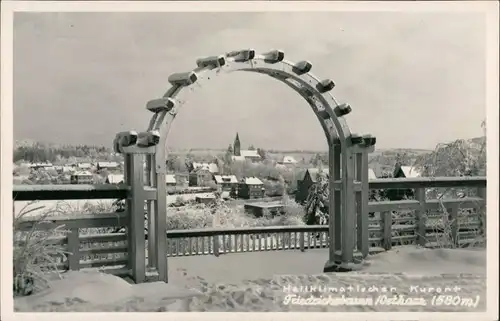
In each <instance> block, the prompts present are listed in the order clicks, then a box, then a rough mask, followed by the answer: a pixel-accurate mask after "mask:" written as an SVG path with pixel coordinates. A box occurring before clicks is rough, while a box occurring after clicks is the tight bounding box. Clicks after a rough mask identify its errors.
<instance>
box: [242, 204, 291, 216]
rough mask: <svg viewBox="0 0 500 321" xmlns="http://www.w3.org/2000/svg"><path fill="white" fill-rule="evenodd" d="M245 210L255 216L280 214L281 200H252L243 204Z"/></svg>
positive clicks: (281, 208) (281, 209)
mask: <svg viewBox="0 0 500 321" xmlns="http://www.w3.org/2000/svg"><path fill="white" fill-rule="evenodd" d="M243 207H244V209H245V212H247V213H249V214H251V215H253V216H255V217H263V216H269V215H270V216H273V217H274V216H275V215H279V214H281V212H282V211H283V207H284V205H283V203H282V202H252V203H247V204H244V205H243Z"/></svg>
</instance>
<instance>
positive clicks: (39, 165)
mask: <svg viewBox="0 0 500 321" xmlns="http://www.w3.org/2000/svg"><path fill="white" fill-rule="evenodd" d="M29 167H30V168H31V169H41V168H43V169H48V168H51V167H54V166H53V165H52V164H51V163H32V164H30V165H29Z"/></svg>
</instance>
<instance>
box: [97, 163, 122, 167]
mask: <svg viewBox="0 0 500 321" xmlns="http://www.w3.org/2000/svg"><path fill="white" fill-rule="evenodd" d="M97 166H99V167H100V168H115V167H119V166H120V164H119V163H118V162H97Z"/></svg>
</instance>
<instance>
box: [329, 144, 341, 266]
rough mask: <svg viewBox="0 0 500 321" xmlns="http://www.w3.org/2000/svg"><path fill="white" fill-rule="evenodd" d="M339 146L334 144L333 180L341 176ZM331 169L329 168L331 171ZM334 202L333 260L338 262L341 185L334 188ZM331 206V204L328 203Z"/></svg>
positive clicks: (339, 256)
mask: <svg viewBox="0 0 500 321" xmlns="http://www.w3.org/2000/svg"><path fill="white" fill-rule="evenodd" d="M341 155H342V154H341V148H340V145H335V146H334V153H333V166H332V168H333V178H334V180H335V181H340V180H342V176H341V175H340V169H341V166H342V163H341ZM331 170H332V169H330V171H331ZM330 176H332V172H330ZM334 194H335V196H334V204H333V209H334V210H333V213H332V214H333V216H334V217H335V232H334V238H335V243H334V245H335V258H334V261H336V262H340V258H341V255H342V204H341V203H342V186H341V187H340V189H338V190H337V189H335V190H334ZM330 206H331V204H330Z"/></svg>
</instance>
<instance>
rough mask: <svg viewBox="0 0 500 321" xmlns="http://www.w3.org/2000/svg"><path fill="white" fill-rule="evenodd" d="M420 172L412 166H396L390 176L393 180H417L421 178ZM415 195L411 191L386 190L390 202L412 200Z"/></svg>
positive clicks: (406, 189) (407, 189)
mask: <svg viewBox="0 0 500 321" xmlns="http://www.w3.org/2000/svg"><path fill="white" fill-rule="evenodd" d="M421 175H422V174H421V172H420V171H419V170H418V169H416V168H415V167H413V166H404V165H400V164H396V166H395V167H394V171H393V174H392V176H393V177H394V178H417V177H421ZM414 195H415V193H414V191H413V189H409V188H405V189H388V190H386V196H387V198H388V199H390V200H391V201H400V200H403V199H405V198H413V197H414Z"/></svg>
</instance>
